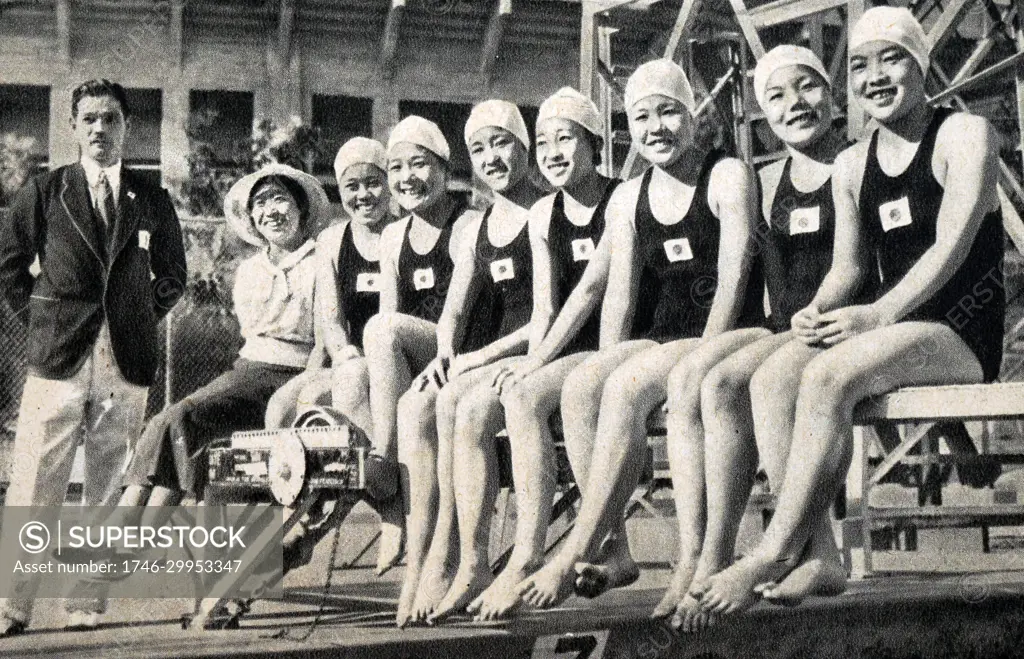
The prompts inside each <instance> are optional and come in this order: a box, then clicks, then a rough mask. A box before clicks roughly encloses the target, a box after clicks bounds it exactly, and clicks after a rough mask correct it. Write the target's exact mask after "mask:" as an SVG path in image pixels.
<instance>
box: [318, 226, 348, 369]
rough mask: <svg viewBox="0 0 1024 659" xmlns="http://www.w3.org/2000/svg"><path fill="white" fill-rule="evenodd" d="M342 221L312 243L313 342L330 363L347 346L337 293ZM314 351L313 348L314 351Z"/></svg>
mask: <svg viewBox="0 0 1024 659" xmlns="http://www.w3.org/2000/svg"><path fill="white" fill-rule="evenodd" d="M346 224H347V223H345V222H343V223H341V224H339V225H337V226H334V227H331V228H329V229H327V230H326V231H324V232H323V233H321V234H320V237H319V239H318V240H317V246H316V300H315V303H316V306H315V307H314V314H313V315H314V326H315V327H316V331H317V345H318V346H322V349H323V350H325V351H326V353H327V355H328V356H329V357H330V358H331V360H332V361H333V362H337V361H339V357H340V355H341V351H342V349H344V348H345V347H346V346H349V345H351V341H350V340H349V336H348V332H347V331H346V329H345V309H344V305H343V304H342V301H341V296H340V295H338V253H339V251H340V250H341V238H342V236H343V235H344V228H345V225H346ZM316 350H317V349H316V348H314V352H316ZM312 361H315V360H311V362H312ZM311 365H312V363H311Z"/></svg>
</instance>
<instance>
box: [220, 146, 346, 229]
mask: <svg viewBox="0 0 1024 659" xmlns="http://www.w3.org/2000/svg"><path fill="white" fill-rule="evenodd" d="M278 177H280V178H286V179H290V180H292V181H294V182H295V183H298V184H299V185H300V186H302V190H303V192H305V193H306V200H307V203H308V208H309V210H308V216H307V220H306V227H307V235H306V238H307V239H310V238H316V236H317V235H318V234H319V233H320V231H321V230H322V229H324V228H325V227H326V226H327V225H328V224H330V221H331V203H330V201H328V200H327V193H326V192H324V189H323V186H321V185H320V181H318V180H317V179H316V177H314V176H310V175H309V174H307V173H305V172H303V171H300V170H298V169H295V168H294V167H289V166H288V165H282V164H280V163H271V164H269V165H267V166H265V167H262V168H261V169H260V170H259V171H257V172H253V173H252V174H246V175H245V176H243V177H242V178H240V179H238V181H237V182H236V183H235V184H234V185H232V186H231V189H230V190H228V193H227V195H225V197H224V217H225V218H227V221H228V226H230V227H231V229H232V230H233V231H234V232H235V233H236V234H238V236H239V237H240V238H241V239H242V240H244V241H245V242H247V243H249V244H250V245H256V246H257V247H262V246H264V245H266V244H267V241H266V240H264V238H263V236H261V235H260V233H259V232H258V231H256V227H255V226H253V223H252V216H251V214H250V213H249V197H250V196H251V195H252V192H253V190H254V189H255V188H256V186H257V185H258V184H259V183H260V181H262V180H263V179H266V178H278Z"/></svg>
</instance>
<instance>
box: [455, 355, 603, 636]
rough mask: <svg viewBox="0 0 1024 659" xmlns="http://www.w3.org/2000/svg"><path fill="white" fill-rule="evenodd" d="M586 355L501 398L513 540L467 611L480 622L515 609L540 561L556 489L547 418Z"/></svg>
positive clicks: (566, 361) (559, 364)
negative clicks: (522, 585) (501, 565)
mask: <svg viewBox="0 0 1024 659" xmlns="http://www.w3.org/2000/svg"><path fill="white" fill-rule="evenodd" d="M590 354H592V353H578V354H575V355H570V356H568V357H564V358H562V359H559V360H556V361H554V362H552V363H551V364H548V365H547V366H545V367H544V368H542V369H540V370H538V371H536V372H535V373H533V374H531V375H530V376H528V377H527V378H526V379H525V380H524V381H523V382H522V383H520V384H519V385H518V386H516V387H515V388H513V389H512V390H510V391H509V392H507V393H505V394H504V395H503V396H502V403H503V404H504V406H505V428H506V430H507V431H508V438H509V445H510V447H511V449H512V480H513V482H514V483H515V486H516V539H515V547H514V548H513V549H512V556H511V557H510V558H509V561H508V565H506V566H505V569H504V570H502V572H501V574H499V575H498V578H497V579H495V580H494V583H492V584H491V585H490V586H489V587H488V588H487V590H485V591H484V592H483V594H482V595H480V597H478V598H476V600H474V601H473V603H472V604H470V605H469V607H467V610H468V611H469V612H470V613H474V614H476V615H477V618H478V619H480V620H493V619H496V618H501V617H503V616H505V615H507V614H508V613H509V612H510V611H512V610H513V609H514V608H515V607H516V606H517V605H518V604H519V597H518V595H517V594H516V590H515V586H516V584H518V583H519V582H520V581H522V580H523V579H525V578H526V577H527V576H529V575H530V573H532V572H533V571H534V570H536V569H538V568H539V567H540V565H541V563H542V562H543V560H544V541H545V539H546V538H547V530H548V520H549V518H550V515H551V503H552V500H553V499H554V496H555V487H556V486H557V482H556V480H557V479H556V473H555V470H556V464H555V448H554V444H555V441H554V437H553V436H552V434H551V423H550V419H551V415H552V414H554V413H555V411H556V410H557V409H558V403H559V399H560V393H561V390H562V385H563V384H564V383H565V379H566V378H567V377H568V375H569V373H570V372H571V371H572V370H573V369H574V368H575V367H576V366H578V365H579V364H580V363H582V362H583V360H584V359H586V358H587V357H588V356H589V355H590Z"/></svg>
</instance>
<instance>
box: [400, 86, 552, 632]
mask: <svg viewBox="0 0 1024 659" xmlns="http://www.w3.org/2000/svg"><path fill="white" fill-rule="evenodd" d="M465 132H466V135H465V137H466V145H467V147H468V148H469V154H470V160H471V161H472V163H473V172H474V174H476V176H477V177H478V178H479V179H480V180H481V181H483V182H484V183H485V184H486V185H487V186H488V187H489V188H490V190H491V192H492V193H493V194H494V204H493V205H492V206H491V207H490V208H489V209H488V210H487V212H486V213H485V214H484V216H483V217H482V218H480V219H479V220H478V221H476V222H473V223H472V224H470V225H469V226H468V227H467V230H466V240H464V241H463V242H462V243H461V245H460V249H459V251H458V253H457V259H456V264H455V270H454V271H453V273H452V276H451V288H450V290H449V292H448V295H447V297H446V299H445V305H444V310H443V312H442V313H441V316H440V319H439V320H438V324H437V339H436V341H437V356H436V357H435V358H434V360H432V361H431V362H430V363H429V364H427V365H426V367H425V368H424V369H423V371H422V373H421V374H420V375H419V376H417V377H416V378H415V379H414V380H413V382H412V386H411V387H410V388H409V390H408V391H407V392H406V393H405V394H403V395H402V398H401V401H400V402H399V409H400V410H401V411H400V413H399V417H398V438H399V454H400V455H401V456H403V461H405V456H408V459H409V462H410V463H411V462H413V461H415V462H417V463H418V465H419V467H420V469H419V471H417V472H416V473H415V474H413V473H410V502H411V503H413V502H414V503H413V507H412V508H411V509H410V513H409V516H408V518H407V519H408V521H409V537H410V542H412V541H413V537H414V533H415V534H416V537H415V542H416V543H417V546H422V548H423V549H426V546H425V545H426V542H429V551H427V552H426V554H425V557H424V558H423V559H422V563H421V564H420V565H415V564H414V563H413V562H412V561H413V559H412V558H410V568H409V569H407V573H406V575H407V576H406V581H405V583H404V584H403V589H402V596H401V598H400V601H399V610H398V617H397V622H398V625H399V626H400V627H401V626H404V625H406V624H408V623H409V622H421V621H424V620H427V621H428V622H433V621H434V620H435V619H437V618H440V617H443V616H444V615H445V614H446V613H448V612H449V611H451V610H455V609H458V608H461V607H465V605H466V604H467V603H469V600H471V599H472V598H473V597H476V595H478V594H479V593H480V592H481V591H482V590H483V588H485V587H486V586H487V583H489V581H484V580H485V579H486V578H487V577H489V576H490V572H489V570H484V571H481V570H480V569H478V568H479V560H476V561H474V560H473V559H475V558H477V556H476V552H474V551H473V550H472V549H471V548H470V547H466V548H465V549H464V550H463V551H461V552H460V539H461V540H462V541H463V542H464V543H466V544H474V543H476V542H477V541H478V540H477V538H478V537H479V534H480V532H479V531H478V530H477V529H478V528H479V527H483V528H485V529H486V528H489V526H490V524H489V522H490V519H489V518H488V517H487V516H486V515H484V514H483V512H482V511H483V510H484V509H486V507H487V506H493V498H494V496H495V495H496V493H497V474H496V471H495V469H494V468H493V460H488V455H487V454H486V453H483V454H481V452H479V451H477V452H476V453H473V454H471V455H469V456H468V459H469V462H470V463H471V464H473V466H472V467H470V466H469V465H468V464H465V463H464V461H463V456H462V455H461V454H460V455H459V457H458V459H457V464H453V457H454V456H453V449H455V448H456V440H455V433H456V430H457V429H456V414H457V409H458V407H459V406H460V405H461V404H462V403H465V402H468V401H464V400H463V397H464V396H465V395H467V394H468V393H469V392H472V391H474V390H476V389H478V388H480V387H483V388H484V389H485V390H489V385H490V383H491V381H492V380H493V378H494V374H495V372H496V370H497V369H498V368H500V365H501V364H502V363H504V362H505V361H506V360H507V359H509V358H510V357H514V356H516V355H521V354H523V353H524V352H525V351H526V347H527V342H528V340H529V332H530V328H529V320H530V310H531V309H532V306H533V298H532V292H533V288H532V284H531V280H532V260H531V256H530V239H529V235H528V230H527V223H528V220H529V209H530V207H531V206H532V205H533V204H534V203H535V202H536V201H537V199H539V198H540V196H541V195H542V193H541V191H540V190H539V189H537V188H536V187H535V186H534V185H533V183H532V182H531V181H530V179H529V177H528V173H529V146H528V144H529V135H528V133H527V130H526V124H525V122H524V121H523V119H522V116H521V114H520V113H519V109H518V108H516V106H515V105H513V104H511V103H508V102H506V101H497V100H492V101H485V102H484V103H480V104H479V105H477V106H476V107H475V108H474V109H473V112H472V113H471V114H470V117H469V120H468V121H467V123H466V131H465ZM485 407H487V406H485ZM496 408H498V405H497V400H496V399H494V400H493V405H491V406H490V407H489V408H488V409H484V410H483V412H484V417H489V416H490V415H489V414H488V412H489V411H494V410H495V409H496ZM462 421H463V424H464V425H466V426H468V427H464V428H463V429H462V430H463V432H464V433H468V434H475V433H481V436H483V435H486V434H487V429H488V428H490V427H492V425H493V424H494V420H493V419H491V418H482V419H479V420H472V421H470V420H467V419H465V418H464V419H463V420H462ZM499 425H500V424H499ZM499 429H500V428H499ZM497 430H498V429H495V430H492V431H490V436H489V439H490V440H491V442H490V448H491V451H492V452H493V438H494V434H495V432H497ZM481 448H482V447H481ZM458 449H459V450H460V451H461V450H462V449H463V447H462V446H461V444H459V445H458ZM431 458H432V461H431ZM474 459H476V460H478V462H475V463H474V462H473V460H474ZM428 467H429V471H428V469H427V468H428ZM456 468H457V469H458V470H459V475H460V477H461V476H462V475H463V473H464V471H473V470H475V472H476V473H474V474H473V475H474V476H477V477H479V478H481V479H482V481H483V482H481V483H479V484H476V485H474V486H472V487H471V490H470V491H469V492H468V493H467V494H466V495H465V496H467V497H470V498H473V499H474V500H479V502H480V503H484V502H488V501H489V502H490V503H487V504H485V505H484V506H483V507H482V508H480V509H479V510H478V519H477V520H476V521H473V520H469V519H467V520H463V512H464V511H463V510H460V511H459V519H458V524H456V507H455V506H456V499H455V496H456V492H455V489H454V488H455V486H456V484H457V483H456V480H455V478H454V469H456ZM435 492H436V494H435ZM484 533H485V534H486V531H484ZM460 535H461V536H463V537H462V538H460ZM421 543H422V545H421ZM417 551H419V549H417ZM484 553H485V554H486V541H484ZM460 554H461V556H462V559H463V560H462V561H461V562H460V561H459V557H460ZM410 555H412V551H411V550H410ZM484 563H485V564H486V555H485V556H484ZM414 565H415V567H414ZM456 565H458V567H459V570H458V572H456V571H455V569H454V568H455V566H456ZM417 582H418V583H417ZM413 590H415V597H411V596H410V593H411V592H412V591H413Z"/></svg>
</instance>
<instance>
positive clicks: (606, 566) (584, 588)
mask: <svg viewBox="0 0 1024 659" xmlns="http://www.w3.org/2000/svg"><path fill="white" fill-rule="evenodd" d="M598 554H599V556H602V557H603V560H600V562H597V563H588V562H580V563H576V565H575V570H576V580H575V581H574V583H573V589H574V590H575V592H576V594H577V595H580V596H581V597H587V598H590V599H593V598H595V597H598V596H599V595H602V594H604V593H605V592H607V591H608V590H610V589H612V588H622V587H623V586H628V585H629V584H631V583H633V582H634V581H636V580H637V579H639V578H640V568H639V567H638V566H637V564H636V561H634V560H633V556H632V554H630V553H629V542H628V541H627V540H626V538H625V536H618V537H614V536H613V537H611V538H609V539H608V540H607V541H605V543H604V545H603V546H602V547H601V550H600V551H599V552H598Z"/></svg>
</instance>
